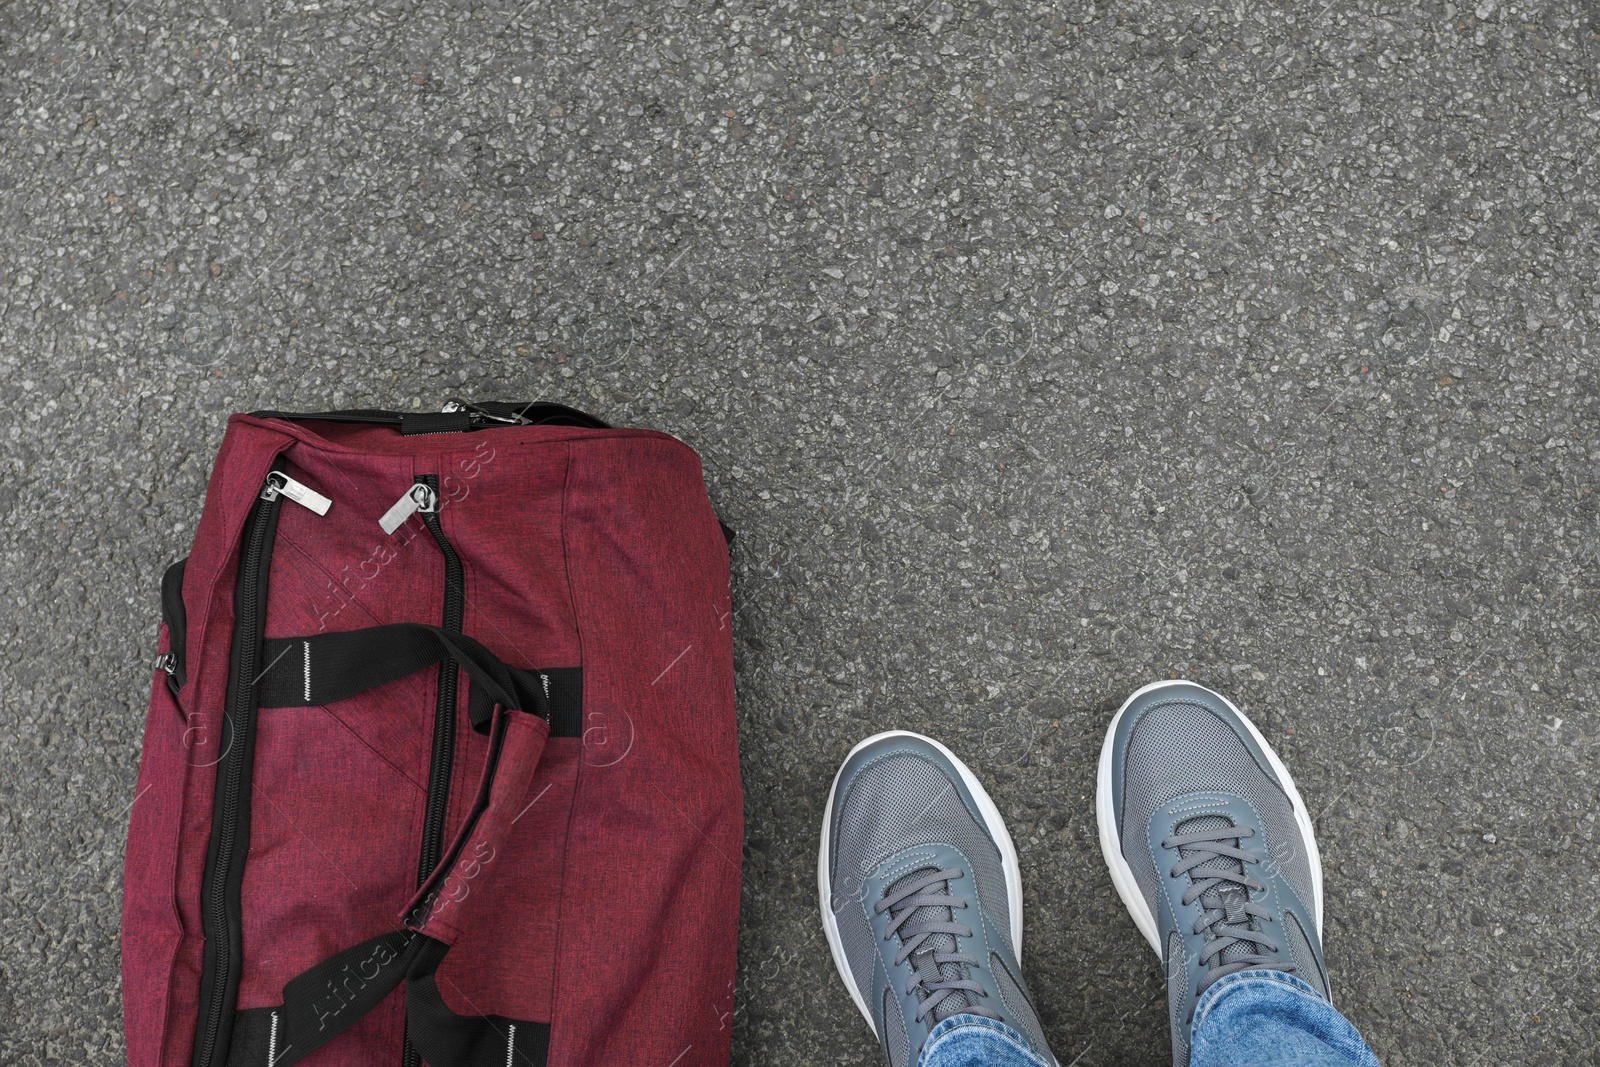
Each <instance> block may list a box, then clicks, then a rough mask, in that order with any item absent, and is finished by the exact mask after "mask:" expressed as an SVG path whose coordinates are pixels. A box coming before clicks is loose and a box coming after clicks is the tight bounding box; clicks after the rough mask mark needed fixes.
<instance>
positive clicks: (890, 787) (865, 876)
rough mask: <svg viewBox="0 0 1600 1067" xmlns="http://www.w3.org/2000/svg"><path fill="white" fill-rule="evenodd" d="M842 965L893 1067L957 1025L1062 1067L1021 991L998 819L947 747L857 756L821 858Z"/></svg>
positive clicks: (859, 749) (842, 777)
mask: <svg viewBox="0 0 1600 1067" xmlns="http://www.w3.org/2000/svg"><path fill="white" fill-rule="evenodd" d="M817 883H818V888H819V890H820V892H821V895H822V925H823V928H824V930H825V931H826V932H827V935H828V947H829V948H831V949H832V950H833V962H834V963H835V964H836V965H837V966H838V968H839V975H840V977H842V978H843V979H844V984H845V987H846V988H847V989H849V990H850V995H851V996H852V997H854V998H855V1002H856V1007H858V1008H860V1009H861V1014H862V1015H863V1016H865V1017H866V1020H867V1023H868V1024H869V1025H870V1026H871V1027H872V1030H873V1032H874V1033H875V1034H877V1035H878V1041H879V1042H880V1043H881V1044H882V1045H883V1049H884V1052H885V1053H886V1054H887V1055H888V1057H889V1063H890V1064H891V1067H909V1065H911V1064H914V1063H916V1061H917V1057H918V1055H919V1054H920V1053H921V1051H922V1046H923V1044H924V1042H926V1041H927V1038H928V1032H929V1031H930V1030H932V1029H933V1028H934V1027H935V1026H937V1025H938V1024H939V1023H941V1022H943V1021H944V1020H945V1019H948V1018H950V1017H951V1016H953V1015H975V1016H979V1017H981V1018H984V1019H992V1020H997V1021H1000V1022H1003V1023H1004V1024H1005V1025H1007V1026H1009V1027H1011V1029H1013V1030H1015V1031H1017V1032H1018V1033H1019V1034H1021V1035H1022V1036H1023V1038H1025V1039H1026V1040H1027V1042H1028V1043H1029V1044H1030V1045H1031V1046H1032V1047H1033V1049H1034V1051H1036V1052H1037V1053H1038V1054H1039V1055H1040V1056H1041V1057H1042V1058H1043V1059H1044V1060H1045V1061H1046V1062H1049V1063H1054V1062H1055V1061H1054V1058H1053V1057H1051V1055H1050V1052H1049V1050H1048V1046H1047V1045H1046V1044H1045V1039H1044V1033H1043V1032H1042V1031H1041V1030H1040V1028H1039V1019H1038V1016H1037V1015H1036V1014H1035V1012H1034V1009H1033V1000H1032V997H1031V996H1030V995H1029V993H1028V987H1027V985H1026V984H1025V983H1024V982H1023V980H1022V968H1021V966H1020V960H1021V956H1022V876H1021V873H1020V871H1019V869H1018V867H1017V850H1016V848H1015V847H1014V846H1013V845H1012V844H1011V835H1010V834H1008V833H1006V827H1005V823H1004V822H1003V821H1002V820H1001V818H1000V811H999V809H998V808H996V807H995V805H994V801H992V800H990V799H989V794H988V793H985V792H984V791H983V786H981V785H979V784H978V780H977V778H975V777H973V774H972V772H971V771H970V770H968V769H967V767H966V765H965V764H963V763H962V762H961V761H960V760H958V759H956V757H955V756H954V755H952V754H951V753H950V750H949V749H947V748H945V747H944V746H943V745H941V744H939V742H937V741H934V740H931V739H929V738H926V737H922V736H920V735H918V734H913V733H906V732H904V731H892V732H890V733H883V734H878V735H877V736H876V737H870V738H868V739H867V740H865V741H863V742H861V743H860V744H859V745H857V746H856V747H855V748H854V749H852V750H851V752H850V755H849V756H848V757H847V758H846V759H845V761H844V766H843V767H841V768H840V769H839V773H838V775H837V776H836V777H835V778H834V780H833V788H832V789H831V790H830V791H829V793H828V807H827V813H826V815H825V817H824V819H823V824H822V847H821V850H820V852H819V854H818V858H817Z"/></svg>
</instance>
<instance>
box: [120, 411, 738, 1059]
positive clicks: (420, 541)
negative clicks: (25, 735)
mask: <svg viewBox="0 0 1600 1067" xmlns="http://www.w3.org/2000/svg"><path fill="white" fill-rule="evenodd" d="M729 538H731V532H728V534H727V537H725V528H723V527H721V526H720V524H719V523H718V521H717V518H716V516H715V514H713V512H712V510H711V506H710V503H709V501H708V500H707V497H706V491H705V485H704V482H703V481H702V477H701V471H700V464H699V460H698V458H697V457H696V455H695V454H694V452H693V451H692V450H691V449H689V448H688V447H687V446H686V445H684V444H683V443H682V442H680V441H678V440H676V439H675V438H672V437H670V436H667V435H666V434H661V433H656V432H652V431H645V430H624V429H612V428H609V427H607V426H605V424H603V423H601V422H599V421H598V420H595V419H593V418H591V417H589V416H586V415H583V414H582V413H580V412H575V411H572V410H571V409H567V408H563V407H560V406H559V405H552V404H536V405H527V406H521V407H519V406H517V405H510V404H483V405H470V404H460V403H453V404H452V405H451V410H448V411H447V412H446V413H443V414H410V413H406V414H399V413H394V412H384V411H353V412H331V413H323V414H315V415H287V414H284V413H279V412H257V413H255V414H253V415H236V416H234V417H233V419H232V420H231V421H230V422H229V424H228V432H227V435H226V438H225V439H224V441H223V443H222V448H221V451H220V453H219V454H218V457H217V462H216V466H215V468H214V470H213V471H212V476H211V483H210V487H209V489H208V491H207V496H206V503H205V510H204V512H203V514H202V516H201V520H200V525H199V529H198V531H197V533H196V535H195V542H194V548H193V550H192V552H191V553H190V555H189V556H188V558H187V559H186V560H185V561H182V562H180V563H178V564H175V565H174V566H173V567H172V568H171V569H170V570H169V571H168V573H167V575H166V578H165V580H164V581H163V588H162V615H163V622H162V626H161V631H160V646H159V649H158V658H157V666H158V668H160V669H158V670H157V671H156V676H155V682H154V685H153V686H152V689H151V698H150V713H149V719H148V722H147V724H146V728H145V740H144V754H143V760H142V763H141V765H140V771H139V784H138V791H137V794H136V800H135V802H134V806H133V813H132V820H131V825H130V827H129V831H128V850H127V864H126V872H125V882H124V899H123V925H122V965H123V1001H124V1016H125V1025H126V1030H127V1046H128V1062H129V1063H130V1064H132V1065H134V1067H180V1065H192V1067H247V1065H263V1067H264V1065H267V1064H272V1065H274V1067H289V1065H290V1064H295V1063H302V1062H303V1063H304V1064H305V1065H306V1067H334V1065H362V1067H368V1065H374V1064H376V1065H383V1064H392V1065H394V1067H407V1065H415V1064H417V1063H419V1062H425V1063H428V1064H430V1065H432V1067H479V1065H483V1067H490V1065H492V1067H505V1065H523V1067H527V1065H536V1067H537V1065H544V1064H549V1065H550V1067H600V1065H606V1067H619V1065H634V1064H637V1065H641V1067H650V1065H657V1067H668V1065H669V1064H670V1065H674V1067H690V1065H698V1064H726V1063H727V1062H728V1060H729V1037H730V1033H731V1026H730V1021H731V1017H732V1011H733V999H732V990H733V981H734V953H735V948H736V944H737V939H738V908H739V872H740V857H741V850H742V844H743V797H742V792H741V787H740V782H739V760H738V750H737V743H736V739H735V727H734V706H733V652H732V629H731V604H730V603H729V590H728V539H729Z"/></svg>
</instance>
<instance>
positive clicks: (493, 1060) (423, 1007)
mask: <svg viewBox="0 0 1600 1067" xmlns="http://www.w3.org/2000/svg"><path fill="white" fill-rule="evenodd" d="M420 940H421V941H422V942H424V944H423V946H422V948H421V949H420V950H419V951H418V952H417V955H416V958H415V960H414V962H413V963H412V965H411V971H410V973H409V974H408V975H407V976H406V1033H407V1034H409V1035H410V1037H411V1043H412V1044H413V1045H415V1046H416V1048H417V1051H418V1052H419V1053H421V1054H422V1059H423V1062H424V1063H428V1064H434V1065H437V1067H503V1065H504V1064H517V1065H519V1067H545V1063H546V1061H547V1060H548V1059H549V1056H550V1024H549V1023H534V1022H524V1021H522V1020H518V1019H509V1018H507V1017H506V1016H504V1015H457V1014H456V1013H455V1012H453V1011H451V1010H450V1006H449V1005H448V1004H446V1003H445V1002H444V997H442V996H440V995H439V983H438V981H437V979H436V978H435V972H437V971H438V969H439V964H440V963H441V962H442V961H443V960H444V957H445V953H446V952H447V951H449V948H450V946H449V945H446V944H445V943H444V942H442V941H435V940H434V939H433V938H431V937H422V938H420Z"/></svg>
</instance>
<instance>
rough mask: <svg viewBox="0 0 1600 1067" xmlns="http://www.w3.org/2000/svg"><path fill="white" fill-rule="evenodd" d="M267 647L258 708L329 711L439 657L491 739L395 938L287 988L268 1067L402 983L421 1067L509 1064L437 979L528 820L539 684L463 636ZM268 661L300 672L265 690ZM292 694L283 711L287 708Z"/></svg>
mask: <svg viewBox="0 0 1600 1067" xmlns="http://www.w3.org/2000/svg"><path fill="white" fill-rule="evenodd" d="M297 646H298V647H297ZM266 647H267V651H268V653H269V658H268V660H267V662H268V664H269V666H268V667H267V669H266V670H264V671H262V673H261V674H260V675H258V676H257V679H256V682H255V684H256V685H257V687H258V689H259V690H261V693H262V697H263V700H264V701H270V702H264V703H263V704H262V706H263V707H279V706H295V705H301V706H303V705H308V704H322V703H332V702H333V701H334V700H337V699H344V698H345V697H348V696H353V695H355V693H359V692H364V691H365V690H367V689H371V688H374V687H376V686H378V685H383V684H385V683H386V682H389V681H393V680H394V679H395V678H401V677H404V676H405V675H407V674H411V673H414V672H416V671H418V670H421V669H423V668H424V667H426V666H428V665H429V664H431V663H436V662H438V661H439V660H440V659H441V658H444V657H445V656H446V655H448V656H449V657H450V658H452V659H454V660H455V661H456V662H457V663H458V664H459V665H460V666H461V668H462V669H463V670H465V671H466V672H467V674H468V676H469V677H470V678H471V679H472V695H471V700H470V708H469V714H470V716H471V717H472V722H473V726H474V728H475V729H479V730H480V732H486V733H487V734H488V735H489V750H488V753H487V755H486V756H485V758H484V764H483V773H482V775H481V777H480V778H479V781H478V789H477V794H476V798H475V799H474V801H473V805H472V808H471V809H470V810H469V812H468V814H467V817H466V819H465V820H464V821H463V823H462V826H461V829H460V830H459V831H458V832H457V834H456V836H455V839H454V840H453V841H452V842H451V844H450V847H449V848H448V849H447V850H446V851H445V854H444V859H443V860H441V861H440V863H439V865H438V867H436V868H435V869H434V871H433V874H431V875H430V876H429V877H428V880H427V881H426V882H424V883H423V885H422V887H421V888H420V889H418V891H417V893H416V895H415V896H414V897H413V898H412V899H411V901H410V903H408V904H407V906H406V909H405V912H404V914H403V915H402V916H400V917H399V921H398V922H397V924H396V927H397V928H396V929H394V930H392V931H390V932H388V933H385V934H380V935H379V936H377V937H373V938H368V939H367V940H366V941H363V942H361V943H360V944H357V945H353V946H351V947H350V948H347V949H345V950H343V951H342V952H338V953H335V954H334V955H333V956H330V957H329V958H328V959H326V960H323V961H322V962H321V963H318V964H316V965H314V966H312V967H311V968H309V969H307V970H306V971H304V972H302V973H301V974H299V975H297V976H296V977H294V978H292V979H290V980H289V981H288V982H287V983H286V984H285V985H284V987H283V1004H282V1006H281V1007H280V1008H279V1009H277V1012H278V1027H277V1030H276V1038H275V1047H276V1056H275V1059H274V1067H290V1065H291V1064H294V1063H296V1062H298V1061H299V1060H301V1059H302V1058H304V1057H306V1056H309V1055H310V1054H311V1053H313V1052H315V1051H316V1050H317V1049H319V1048H321V1047H322V1046H323V1045H325V1044H327V1043H328V1042H329V1041H332V1040H333V1039H334V1038H335V1037H337V1036H338V1035H339V1034H341V1033H343V1032H344V1031H345V1030H347V1029H349V1028H350V1027H351V1026H352V1025H354V1024H355V1023H356V1022H357V1021H358V1020H359V1019H361V1018H362V1017H363V1016H365V1015H366V1014H367V1013H368V1012H369V1011H371V1010H372V1009H373V1008H375V1007H377V1006H378V1004H379V1003H381V1002H382V1001H383V1000H384V998H385V997H387V996H388V995H389V993H390V992H392V991H393V990H394V989H395V988H396V987H397V986H399V984H400V983H401V982H402V981H403V982H405V983H406V1004H407V1017H408V1027H407V1028H408V1033H409V1034H410V1037H411V1041H412V1044H413V1045H414V1046H415V1047H416V1048H417V1051H418V1052H419V1053H421V1054H422V1057H423V1059H425V1060H426V1061H427V1062H428V1063H429V1064H430V1067H476V1065H477V1064H480V1063H490V1062H493V1063H504V1062H507V1057H508V1056H509V1054H510V1052H511V1051H512V1049H513V1047H514V1046H513V1044H512V1035H511V1033H510V1032H509V1031H508V1030H507V1028H506V1020H502V1019H499V1018H498V1017H496V1016H461V1015H456V1014H455V1013H454V1012H452V1011H451V1010H450V1009H449V1007H448V1006H447V1005H446V1004H445V1003H444V1000H443V998H442V997H441V996H440V995H439V989H438V985H437V983H436V982H435V979H434V974H435V972H436V971H437V970H438V968H439V964H440V963H441V962H442V961H443V960H444V957H445V954H446V953H448V952H449V950H450V947H451V945H453V944H454V943H455V942H456V940H457V938H458V937H459V936H460V933H461V929H462V927H463V925H464V921H465V920H464V916H465V915H466V913H467V912H468V911H469V910H470V909H469V908H468V906H467V902H468V901H469V900H470V899H471V898H472V896H473V894H474V891H475V890H476V888H477V887H478V884H479V883H478V879H480V878H482V877H483V876H484V874H485V872H486V871H487V870H489V869H490V868H491V867H492V865H493V864H494V862H495V860H496V859H497V858H498V857H499V856H500V854H501V853H502V852H503V851H504V848H505V841H506V837H507V836H508V835H509V833H510V831H511V826H512V824H514V823H515V822H516V821H517V819H518V818H519V817H520V816H521V814H522V812H523V811H524V810H526V809H525V807H524V802H525V799H526V796H527V793H528V789H529V787H530V786H531V785H532V783H533V775H534V771H535V770H536V769H537V767H538V765H539V760H540V758H541V756H542V755H543V754H544V745H545V741H546V739H547V738H548V737H549V734H550V725H549V721H548V720H549V700H548V697H546V696H545V694H544V691H543V688H542V687H541V686H540V685H538V684H537V682H533V683H531V684H530V683H528V682H525V681H522V679H520V678H519V677H518V675H519V673H520V674H521V675H524V676H527V677H528V678H532V679H537V675H535V674H532V672H527V671H521V672H519V670H518V668H514V667H509V666H507V665H506V664H505V663H503V662H502V661H501V660H500V659H499V658H498V657H496V656H495V655H494V653H492V652H490V651H489V650H488V649H486V648H484V646H483V645H481V644H479V643H478V642H477V641H474V640H472V639H471V638H469V637H465V636H463V635H461V634H453V633H449V632H448V631H445V630H442V629H441V628H439V627H437V626H425V625H422V624H420V623H396V624H393V625H389V626H373V627H368V628H367V629H365V630H351V631H343V632H340V633H334V634H318V635H315V636H313V637H291V638H276V639H272V640H269V641H268V642H267V646H266ZM273 653H275V654H276V656H277V657H278V660H277V661H276V663H277V666H278V667H282V665H283V663H284V661H293V660H294V659H295V658H296V657H298V658H299V659H300V663H299V664H298V665H297V667H296V670H297V671H298V673H295V671H289V670H284V671H282V672H281V673H280V674H279V675H278V676H277V677H276V678H275V679H273V680H272V681H271V682H270V683H269V679H270V678H272V676H273V672H274V670H275V667H274V663H275V660H274V659H273V658H272V657H271V654H273ZM519 682H522V684H519ZM296 685H298V686H299V687H300V688H299V689H298V691H295V690H294V688H293V687H294V686H296ZM289 695H292V697H293V699H292V700H288V699H284V698H285V697H286V696H289ZM530 698H531V699H530ZM279 700H283V703H276V701H279ZM517 1051H519V1052H520V1054H521V1062H524V1063H539V1062H542V1059H543V1057H542V1054H540V1053H539V1052H538V1046H537V1045H536V1044H528V1043H526V1042H525V1043H524V1045H523V1046H522V1048H521V1049H519V1050H517ZM530 1052H531V1053H534V1055H535V1056H537V1059H534V1058H531V1057H530V1056H529V1053H530Z"/></svg>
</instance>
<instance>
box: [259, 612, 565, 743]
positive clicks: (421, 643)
mask: <svg viewBox="0 0 1600 1067" xmlns="http://www.w3.org/2000/svg"><path fill="white" fill-rule="evenodd" d="M447 656H448V657H449V658H451V659H453V660H455V661H456V663H457V664H458V665H459V666H460V667H461V669H462V670H464V671H466V672H467V676H468V677H469V678H471V679H472V685H471V687H470V695H469V698H468V702H467V713H468V715H469V716H470V717H471V719H472V726H473V729H475V730H477V731H478V732H479V733H484V732H485V731H487V730H488V728H489V720H490V718H491V716H492V715H493V713H494V705H496V704H499V705H500V706H501V707H504V708H509V709H511V710H513V711H528V712H531V713H533V714H535V715H538V716H539V717H540V718H541V719H544V720H545V721H546V722H549V723H550V724H551V725H552V726H554V725H555V723H554V722H553V721H552V717H551V705H550V699H549V697H548V696H547V695H546V693H545V690H544V681H543V679H541V678H540V675H539V672H537V671H530V670H524V669H522V668H520V667H509V666H507V665H506V664H505V663H503V662H501V660H500V658H499V657H498V656H496V655H495V654H494V653H493V652H490V651H489V650H488V649H487V648H485V647H483V645H481V644H479V643H478V642H477V641H474V640H473V639H472V638H470V637H467V636H465V635H464V634H458V633H451V632H450V631H448V630H445V629H444V628H442V627H439V626H427V625H424V624H422V623H416V622H397V623H391V624H389V625H387V626H369V627H367V628H366V629H364V630H344V631H340V632H338V633H328V634H312V635H310V636H308V637H272V638H268V639H267V640H266V642H265V646H264V649H263V654H262V662H264V663H265V664H266V666H265V667H264V668H263V669H262V671H261V673H260V674H258V675H257V676H256V679H255V687H256V696H257V700H258V702H259V706H260V707H263V708H293V707H319V706H321V705H323V704H332V703H333V702H334V701H337V700H345V699H347V698H349V697H353V696H355V695H356V694H357V693H364V692H366V691H367V690H368V689H375V688H376V687H378V686H380V685H384V684H386V683H388V682H392V681H395V680H396V679H398V678H404V677H406V676H407V675H409V674H414V673H416V672H417V671H420V670H422V669H423V668H425V667H429V666H432V665H433V664H435V663H438V662H439V661H440V660H441V659H444V658H446V657H447ZM579 714H580V717H581V710H580V713H579Z"/></svg>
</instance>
